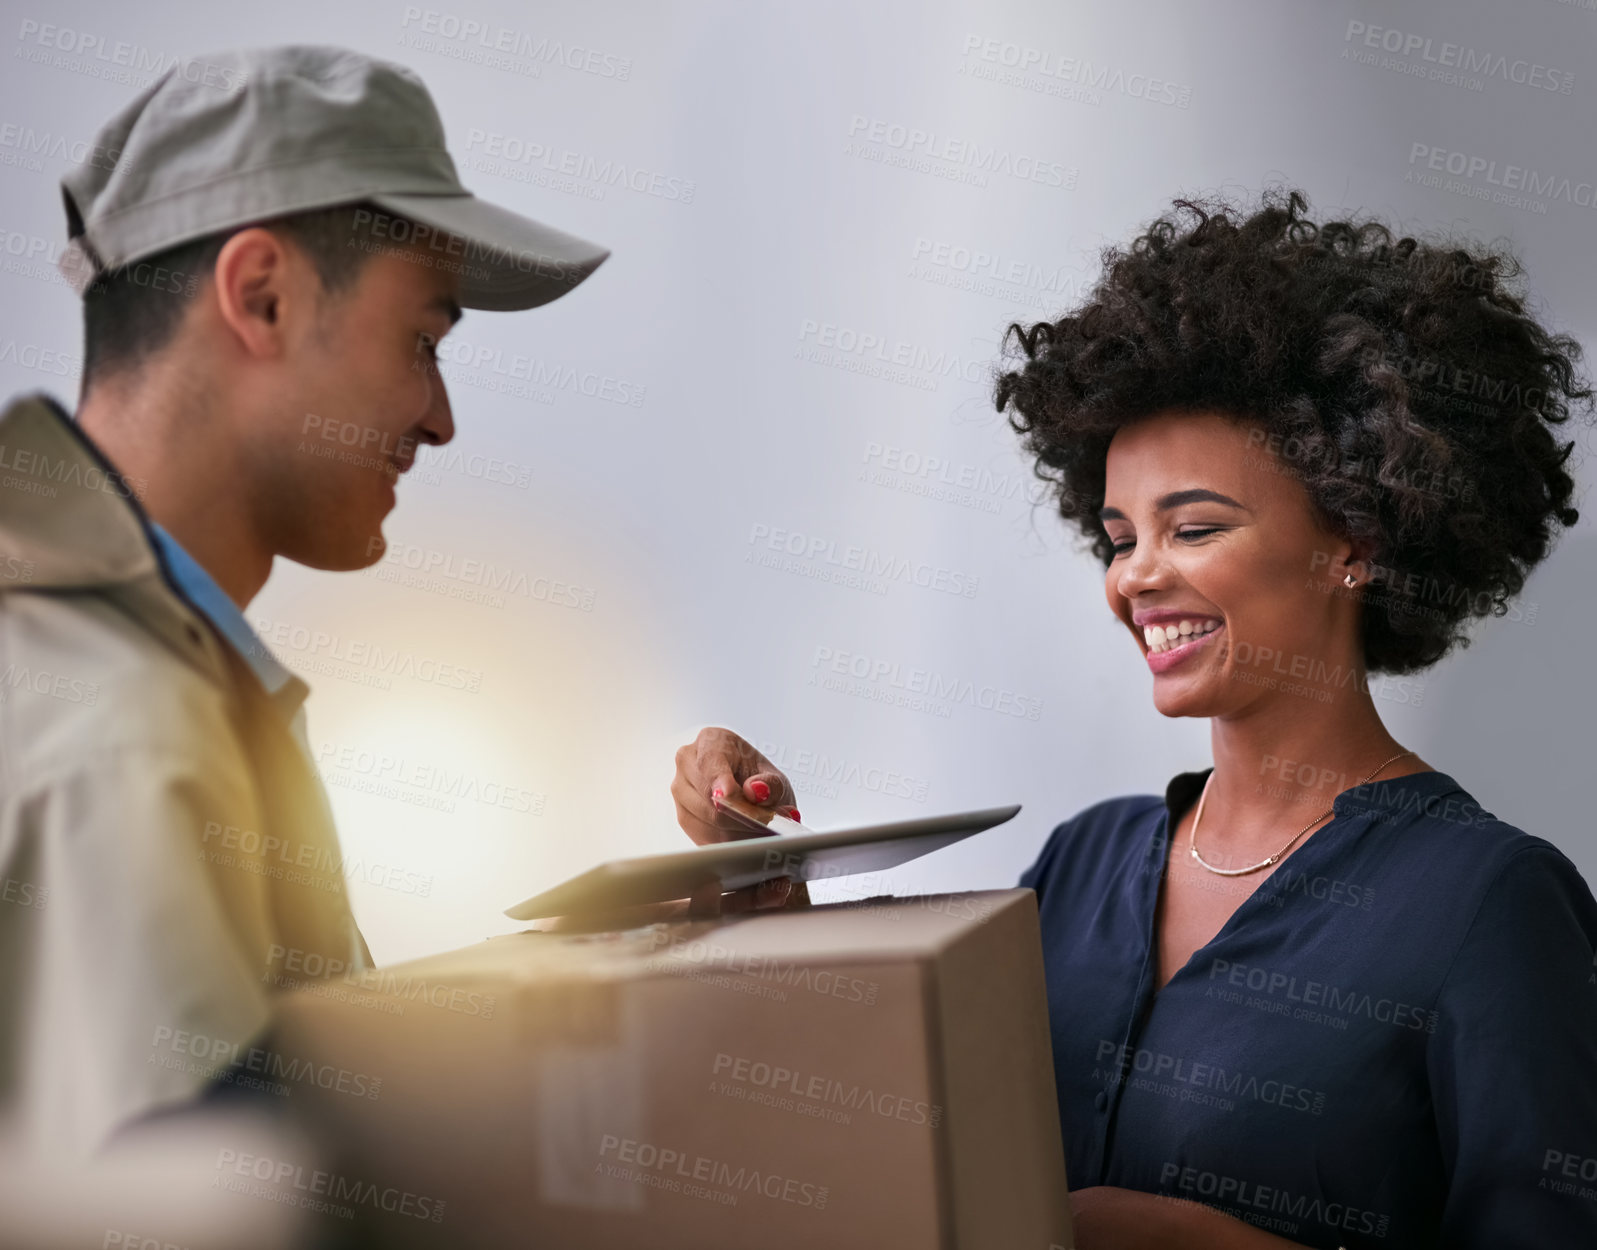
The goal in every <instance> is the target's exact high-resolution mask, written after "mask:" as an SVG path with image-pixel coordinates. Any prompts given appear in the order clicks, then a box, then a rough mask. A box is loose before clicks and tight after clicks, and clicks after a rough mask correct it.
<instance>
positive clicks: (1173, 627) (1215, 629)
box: [1142, 617, 1225, 674]
mask: <svg viewBox="0 0 1597 1250" xmlns="http://www.w3.org/2000/svg"><path fill="white" fill-rule="evenodd" d="M1224 628H1225V622H1224V621H1218V620H1214V619H1213V618H1202V617H1196V618H1194V617H1183V618H1182V619H1181V620H1180V621H1175V622H1171V623H1170V624H1167V625H1148V626H1145V627H1144V628H1143V631H1142V632H1143V641H1144V642H1145V643H1146V644H1147V647H1148V650H1147V651H1146V653H1145V654H1146V656H1147V659H1148V667H1149V668H1150V669H1152V670H1153V672H1154V673H1156V674H1157V673H1163V672H1167V671H1169V670H1170V669H1172V668H1174V667H1175V666H1176V665H1177V664H1180V663H1181V662H1182V661H1183V660H1186V659H1189V658H1190V657H1192V656H1193V655H1196V654H1197V653H1198V652H1199V651H1201V650H1203V649H1204V647H1205V645H1206V644H1207V643H1208V642H1209V640H1210V639H1211V638H1213V637H1214V636H1215V635H1216V634H1217V633H1219V632H1220V631H1221V630H1222V629H1224Z"/></svg>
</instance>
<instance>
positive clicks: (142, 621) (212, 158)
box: [0, 47, 790, 1154]
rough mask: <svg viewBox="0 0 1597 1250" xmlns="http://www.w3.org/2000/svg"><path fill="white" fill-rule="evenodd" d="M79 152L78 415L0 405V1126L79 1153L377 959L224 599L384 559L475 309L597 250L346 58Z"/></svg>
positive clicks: (525, 299)
mask: <svg viewBox="0 0 1597 1250" xmlns="http://www.w3.org/2000/svg"><path fill="white" fill-rule="evenodd" d="M97 144H98V146H97V147H96V148H95V149H94V150H95V152H96V153H104V154H105V159H103V160H98V159H97V160H95V161H91V162H89V163H87V164H85V165H84V166H83V167H82V168H80V169H77V170H74V171H73V172H72V173H71V174H70V175H68V176H67V178H66V179H65V180H64V181H63V191H64V194H65V206H66V215H67V223H68V234H69V236H70V244H69V246H68V248H67V251H66V252H65V253H64V254H63V256H62V260H61V268H62V270H63V272H65V273H66V274H67V275H68V277H69V278H70V279H71V280H72V282H73V285H74V287H75V288H76V289H77V290H78V292H79V294H80V295H82V297H83V305H84V332H85V349H84V371H83V393H82V396H81V399H80V405H79V409H78V412H77V413H76V416H75V418H74V417H72V416H69V415H68V414H67V413H66V412H64V411H62V410H61V409H60V408H59V407H57V406H56V405H55V403H54V402H53V401H51V400H50V399H48V398H46V397H44V396H32V397H27V398H23V399H20V400H18V401H16V402H14V403H12V404H11V405H10V406H9V407H8V408H6V409H5V410H4V411H3V413H0V1013H3V1016H0V1129H4V1130H6V1131H9V1132H14V1133H20V1134H21V1135H22V1136H23V1138H24V1140H26V1141H28V1142H29V1143H30V1145H32V1146H34V1147H37V1148H49V1147H53V1148H56V1149H59V1150H61V1151H66V1152H69V1153H77V1154H82V1153H84V1152H89V1151H93V1150H95V1149H96V1148H98V1147H99V1146H101V1145H102V1144H103V1143H104V1142H105V1141H106V1140H107V1139H108V1137H109V1136H110V1135H111V1134H112V1133H113V1132H114V1131H115V1130H116V1129H117V1128H118V1127H119V1126H122V1125H125V1124H127V1123H129V1122H130V1121H134V1120H136V1119H138V1118H139V1117H141V1116H144V1115H146V1114H147V1113H151V1112H153V1111H156V1110H159V1109H161V1108H163V1107H170V1106H172V1105H174V1104H182V1103H184V1102H185V1100H188V1099H190V1098H192V1097H193V1096H194V1095H195V1094H196V1093H198V1092H201V1091H202V1090H203V1089H204V1088H205V1086H206V1083H207V1081H209V1080H210V1079H211V1078H212V1077H213V1076H214V1075H215V1072H216V1070H217V1069H219V1068H221V1067H223V1066H225V1065H226V1064H227V1062H228V1061H229V1060H230V1059H232V1060H236V1057H237V1056H238V1055H239V1054H240V1053H241V1049H242V1048H244V1047H247V1046H248V1045H249V1043H250V1042H251V1040H252V1039H255V1038H258V1037H259V1036H260V1034H261V1031H262V1030H263V1028H265V1027H266V1026H267V1023H268V1015H269V1004H270V998H271V995H272V993H273V992H275V991H277V990H279V989H282V988H286V987H290V986H292V985H295V984H299V983H301V982H303V981H306V980H311V979H314V978H318V977H327V976H329V975H337V976H343V977H350V976H358V975H359V974H360V973H361V971H362V970H364V969H367V968H368V967H369V966H370V962H371V958H370V954H369V952H368V950H367V947H366V944H365V942H364V941H363V940H362V938H361V935H360V932H359V930H358V929H357V928H356V925H355V922H354V919H353V918H352V916H351V914H350V908H349V901H348V897H347V894H346V891H345V883H344V876H343V871H342V861H341V857H340V854H339V848H338V839H337V836H336V833H335V831H334V828H333V822H332V819H331V815H330V811H329V807H328V803H327V799H326V795H325V792H324V791H323V789H322V786H321V783H320V780H319V778H318V777H317V775H316V772H315V770H314V769H313V767H312V766H311V763H310V758H309V752H308V748H307V744H306V737H305V718H304V709H303V704H304V701H305V698H306V695H307V693H308V690H307V687H306V686H305V684H304V683H303V682H302V681H300V680H299V679H298V678H297V677H295V676H294V675H292V674H291V673H289V672H288V671H287V670H286V669H285V668H283V667H282V666H281V665H280V664H279V663H278V662H277V661H276V660H275V659H274V658H273V657H272V655H271V653H270V652H269V651H268V650H267V649H266V648H265V647H264V646H263V645H262V644H261V642H260V640H259V639H258V638H257V637H256V636H255V635H254V634H253V632H252V631H251V629H250V626H249V625H248V624H247V622H246V620H245V617H244V609H245V608H246V607H247V606H248V604H249V602H250V600H251V599H252V598H253V597H254V596H255V595H256V594H257V592H259V590H260V589H261V587H262V585H263V584H264V583H265V581H266V579H267V577H268V575H269V574H270V572H271V569H272V564H273V561H274V560H276V559H277V558H278V557H279V556H282V557H286V558H288V559H290V560H295V561H298V562H299V563H301V564H306V565H309V566H311V567H312V568H318V569H339V570H346V569H359V568H364V567H367V566H370V565H372V564H374V563H376V562H377V561H378V560H379V559H380V558H381V557H382V555H383V552H384V539H383V535H382V522H383V519H384V517H385V516H386V515H387V514H388V512H389V510H390V509H391V508H393V506H394V503H395V494H394V491H395V485H396V483H397V482H398V481H399V479H400V478H401V477H402V475H403V474H404V473H405V471H406V470H407V469H408V468H410V466H411V464H412V463H413V462H414V459H415V455H416V449H417V447H418V446H419V445H420V444H422V443H427V444H431V445H434V446H437V445H441V444H443V443H447V442H448V441H449V440H450V438H451V437H452V436H453V434H454V422H453V418H452V414H451V411H450V405H449V399H448V396H447V395H446V394H445V391H444V384H443V380H442V378H441V377H440V376H439V373H438V370H437V367H436V363H435V352H436V347H437V343H438V341H439V340H440V339H442V338H443V336H444V335H445V334H447V333H448V331H449V329H450V327H451V326H452V325H453V324H454V322H455V321H456V320H457V319H458V318H459V317H460V315H461V309H462V308H476V309H491V310H496V311H509V310H514V309H523V308H532V307H535V306H537V305H540V304H545V303H548V302H549V301H551V300H554V299H556V298H558V297H560V296H561V295H564V294H566V293H567V292H569V291H570V290H571V289H572V288H573V287H575V286H576V285H577V284H579V283H580V282H582V281H583V280H584V279H585V278H587V277H588V275H589V274H591V273H592V272H593V271H594V270H595V269H596V268H597V267H598V266H599V265H600V263H601V262H602V261H603V260H604V259H605V257H606V256H607V255H608V252H607V251H606V250H605V249H604V248H602V247H599V246H598V245H596V244H593V243H590V242H587V241H585V240H583V239H580V238H576V237H574V236H572V235H569V234H565V233H562V232H561V231H559V230H555V229H553V228H551V227H549V226H546V225H542V224H540V223H538V222H536V221H532V220H529V219H527V218H525V217H522V216H519V215H517V214H515V213H511V212H508V211H506V210H504V209H501V208H496V207H494V206H492V205H490V204H486V203H484V202H482V201H481V200H479V199H477V198H476V197H475V196H473V195H472V194H471V193H470V192H468V191H467V190H466V189H465V188H464V187H463V186H462V185H461V184H460V181H459V179H458V178H457V176H456V172H455V167H454V164H453V162H452V161H451V160H450V157H449V154H448V153H447V152H446V151H445V148H444V136H443V127H442V124H441V122H440V120H439V116H438V113H437V110H436V109H435V107H434V105H433V102H432V99H431V97H430V96H429V94H428V92H427V89H426V87H425V86H424V85H423V84H422V82H421V81H420V80H419V79H418V78H417V77H416V76H415V75H414V74H412V73H411V72H410V71H409V70H406V69H404V68H402V67H400V66H397V65H392V64H388V63H385V62H382V61H377V60H373V59H371V58H368V57H365V56H361V55H359V54H357V53H354V52H350V51H347V50H344V49H339V48H328V47H277V48H269V49H261V50H251V51H241V52H232V53H225V54H221V55H217V56H212V57H207V58H203V59H196V60H195V61H190V62H184V63H182V64H181V65H179V66H176V67H174V68H173V69H172V71H170V72H169V73H167V74H166V75H165V76H164V77H163V78H161V79H160V80H159V81H158V82H156V83H155V84H154V85H153V86H151V87H150V88H149V89H148V90H146V91H145V92H143V93H142V94H141V95H140V96H139V97H138V98H137V99H135V100H134V101H133V102H132V103H131V104H129V105H128V106H127V107H126V108H125V109H124V110H123V111H122V112H121V113H120V114H119V115H118V116H116V117H115V118H114V119H112V120H111V122H110V123H109V124H108V125H107V126H106V127H105V129H104V130H103V131H102V133H101V134H100V136H99V137H98V141H97ZM749 797H751V798H753V797H755V792H753V791H751V792H750V795H749ZM770 797H771V796H770V794H769V791H767V795H766V799H767V801H769V798H770ZM778 797H790V795H784V796H778Z"/></svg>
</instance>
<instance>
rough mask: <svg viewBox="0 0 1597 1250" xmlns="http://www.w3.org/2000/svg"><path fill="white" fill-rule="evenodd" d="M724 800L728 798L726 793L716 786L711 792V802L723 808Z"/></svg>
mask: <svg viewBox="0 0 1597 1250" xmlns="http://www.w3.org/2000/svg"><path fill="white" fill-rule="evenodd" d="M724 798H726V791H725V790H723V789H721V787H720V786H716V787H715V789H713V790H711V791H710V801H711V802H712V803H714V804H715V805H716V806H717V807H720V806H721V800H722V799H724Z"/></svg>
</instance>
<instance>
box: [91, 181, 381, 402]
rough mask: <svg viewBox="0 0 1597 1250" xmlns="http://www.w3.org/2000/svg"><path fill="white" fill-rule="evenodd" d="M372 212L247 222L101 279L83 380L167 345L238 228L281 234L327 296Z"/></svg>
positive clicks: (357, 250) (346, 208) (360, 251)
mask: <svg viewBox="0 0 1597 1250" xmlns="http://www.w3.org/2000/svg"><path fill="white" fill-rule="evenodd" d="M363 210H364V211H366V212H371V211H373V206H372V205H371V204H366V203H358V204H339V205H335V206H334V207H332V208H322V209H312V210H310V211H309V212H303V213H293V214H289V215H287V216H283V217H274V218H269V219H267V220H265V221H256V222H248V223H245V224H244V225H240V226H235V227H233V228H232V229H230V230H223V231H219V232H217V233H216V234H209V235H206V236H204V237H203V238H199V239H191V240H190V241H188V242H187V243H179V244H178V245H177V246H176V247H172V248H168V249H167V250H166V251H164V252H160V253H158V254H156V255H154V256H143V257H140V258H139V259H138V260H136V261H130V262H129V263H128V264H125V265H122V266H120V267H119V268H117V269H113V270H110V271H108V272H106V273H103V274H101V275H99V276H98V277H97V278H96V279H95V280H94V282H93V283H92V284H91V285H90V286H89V289H88V290H87V291H86V292H85V293H84V297H83V383H84V386H85V388H87V387H88V386H89V385H90V384H91V383H92V382H94V381H97V380H101V379H104V378H105V377H108V376H110V375H111V374H113V373H116V372H120V371H122V370H126V369H129V368H133V367H136V366H138V365H140V364H142V363H144V362H145V361H146V360H148V359H149V358H150V357H151V356H154V355H156V354H157V353H159V352H160V351H161V350H162V349H163V348H165V347H166V346H167V345H168V344H170V343H171V342H172V339H173V338H174V336H175V335H176V334H177V330H178V326H179V325H181V324H182V321H183V316H184V314H185V313H186V312H187V311H188V309H189V307H190V305H192V304H193V302H194V297H195V296H196V295H197V294H198V293H199V290H200V288H201V286H203V285H204V283H205V280H206V279H207V278H209V277H210V276H211V272H212V270H213V269H214V268H215V266H216V258H217V256H218V255H220V254H221V251H222V248H223V246H224V245H225V244H226V243H227V241H228V240H229V239H231V238H232V237H233V236H234V235H235V234H237V233H238V232H239V231H240V230H247V229H250V228H252V227H257V226H264V227H266V228H267V229H270V230H275V231H278V232H281V233H282V234H284V235H286V236H287V237H288V239H289V240H290V241H291V242H293V243H294V244H295V245H296V246H297V247H298V248H299V249H300V251H302V252H304V253H305V255H306V256H307V257H308V258H309V259H310V262H311V265H312V267H313V268H314V269H315V271H316V276H317V278H318V279H319V280H320V282H321V285H322V289H323V290H324V291H325V292H327V293H328V294H336V293H339V292H341V291H345V290H347V289H348V288H350V287H351V286H353V285H354V284H355V280H356V279H357V278H358V277H359V276H360V273H361V270H362V268H363V267H364V266H365V264H366V262H367V261H368V260H369V259H370V258H371V256H372V254H373V253H372V249H370V248H366V247H361V246H358V245H357V246H351V243H352V241H353V240H354V237H355V232H356V230H357V227H358V226H359V224H360V223H361V221H362V220H367V219H365V218H358V217H357V216H356V214H357V213H360V212H362V211H363Z"/></svg>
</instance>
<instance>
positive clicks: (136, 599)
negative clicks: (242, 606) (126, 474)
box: [0, 393, 228, 683]
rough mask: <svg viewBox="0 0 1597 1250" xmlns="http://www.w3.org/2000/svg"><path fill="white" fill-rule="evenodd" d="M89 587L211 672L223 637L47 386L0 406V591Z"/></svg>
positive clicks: (124, 488) (218, 669) (218, 672)
mask: <svg viewBox="0 0 1597 1250" xmlns="http://www.w3.org/2000/svg"><path fill="white" fill-rule="evenodd" d="M15 590H62V591H67V590H70V591H97V592H100V593H103V594H107V595H109V596H111V597H112V598H114V599H115V600H116V601H117V602H118V603H119V604H120V606H121V607H122V608H123V609H124V610H126V611H128V612H129V613H130V614H131V615H132V616H133V617H134V618H135V619H136V620H138V621H139V623H140V624H142V625H143V626H144V627H145V628H147V629H148V630H149V631H150V632H151V633H153V634H154V635H155V636H156V637H157V638H158V639H160V640H161V641H162V642H163V643H165V644H166V645H167V646H168V647H170V648H171V649H172V650H174V651H176V652H177V653H178V655H180V656H181V657H182V658H183V659H185V660H187V661H188V662H189V663H191V664H193V665H195V666H196V667H197V668H199V669H200V670H201V671H202V672H204V673H206V674H207V675H208V676H210V677H211V678H212V679H213V680H215V681H217V682H221V683H226V682H227V681H228V669H227V665H226V662H225V661H224V659H223V655H222V650H221V648H222V646H223V645H224V644H223V643H222V642H221V641H220V640H219V639H218V638H217V637H216V635H215V633H214V631H213V630H212V629H211V628H209V626H208V625H207V623H206V622H205V620H204V617H203V616H202V615H201V613H200V612H199V611H198V610H197V609H196V608H195V607H194V606H193V605H192V604H190V603H189V602H188V601H187V599H185V598H184V596H183V594H182V592H181V591H180V590H179V589H178V587H177V586H176V584H175V583H174V581H173V580H172V576H171V572H170V570H168V569H167V568H166V566H165V565H164V564H163V563H162V561H161V558H160V556H159V555H158V554H157V552H156V550H155V546H154V543H153V540H152V537H151V532H150V521H149V518H148V517H147V516H146V515H145V513H144V509H143V508H142V507H141V506H140V504H139V501H138V496H137V495H136V494H135V493H134V491H133V489H132V488H131V486H130V485H129V483H128V482H127V480H126V479H125V478H123V476H122V475H121V474H120V473H119V472H117V470H116V468H115V466H113V465H112V464H111V462H110V461H109V460H107V459H106V458H105V456H104V454H103V453H102V452H101V451H100V449H99V448H98V447H96V446H95V445H94V444H93V443H92V442H91V441H90V440H89V437H88V436H87V435H86V434H84V433H83V431H82V430H81V429H80V428H78V425H77V423H76V422H75V421H74V420H73V419H72V418H71V417H70V416H69V415H68V414H67V412H66V411H65V410H64V409H63V408H62V407H61V406H60V405H59V404H57V403H56V402H55V400H53V399H51V398H50V397H49V396H48V395H45V394H42V393H40V394H35V395H27V396H23V397H22V398H20V399H17V400H14V401H13V402H12V403H11V404H10V405H8V406H7V407H6V408H5V410H4V411H0V593H4V592H6V591H15Z"/></svg>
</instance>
